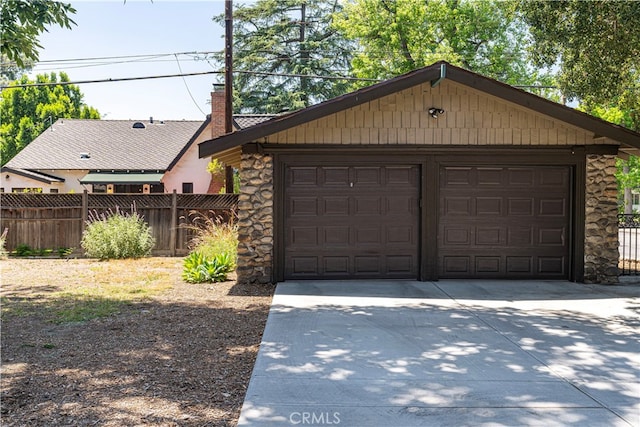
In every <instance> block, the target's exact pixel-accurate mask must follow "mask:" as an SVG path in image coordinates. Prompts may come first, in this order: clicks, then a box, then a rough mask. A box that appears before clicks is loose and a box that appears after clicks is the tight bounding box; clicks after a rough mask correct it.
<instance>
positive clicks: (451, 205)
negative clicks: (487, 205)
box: [443, 196, 471, 216]
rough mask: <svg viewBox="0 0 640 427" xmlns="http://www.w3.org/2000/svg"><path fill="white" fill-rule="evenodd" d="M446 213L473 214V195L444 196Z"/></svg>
mask: <svg viewBox="0 0 640 427" xmlns="http://www.w3.org/2000/svg"><path fill="white" fill-rule="evenodd" d="M443 205H444V214H445V215H465V216H469V215H471V197H447V196H445V197H444V201H443Z"/></svg>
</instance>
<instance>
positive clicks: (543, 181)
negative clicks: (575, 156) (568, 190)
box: [539, 168, 569, 187]
mask: <svg viewBox="0 0 640 427" xmlns="http://www.w3.org/2000/svg"><path fill="white" fill-rule="evenodd" d="M539 185H540V186H549V187H566V186H568V185H569V173H568V171H567V169H566V168H547V169H545V170H543V171H540V173H539Z"/></svg>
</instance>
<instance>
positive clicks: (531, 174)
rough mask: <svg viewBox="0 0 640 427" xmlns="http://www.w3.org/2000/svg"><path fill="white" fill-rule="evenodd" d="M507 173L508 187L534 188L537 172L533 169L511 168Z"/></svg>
mask: <svg viewBox="0 0 640 427" xmlns="http://www.w3.org/2000/svg"><path fill="white" fill-rule="evenodd" d="M506 173H507V182H506V185H508V186H510V187H533V186H534V184H535V170H534V169H532V168H509V169H506Z"/></svg>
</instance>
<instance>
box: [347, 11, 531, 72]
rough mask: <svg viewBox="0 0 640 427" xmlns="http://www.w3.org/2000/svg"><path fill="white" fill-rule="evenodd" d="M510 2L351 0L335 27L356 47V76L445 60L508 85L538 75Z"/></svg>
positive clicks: (406, 68)
mask: <svg viewBox="0 0 640 427" xmlns="http://www.w3.org/2000/svg"><path fill="white" fill-rule="evenodd" d="M516 18H517V17H516V15H515V9H514V7H513V4H509V3H504V2H499V1H471V0H446V1H445V0H439V1H424V0H352V1H351V2H349V3H348V4H347V5H346V6H345V7H344V10H343V11H342V12H340V13H337V14H336V17H335V20H334V22H335V26H336V28H338V29H339V30H340V31H342V32H344V34H345V35H346V36H347V37H348V38H350V39H353V40H355V41H357V42H358V43H359V45H360V50H359V51H358V53H357V54H356V56H355V59H354V61H353V70H354V73H355V75H356V76H358V77H365V78H378V79H386V78H390V77H393V76H396V75H399V74H402V73H405V72H408V71H411V70H414V69H417V68H421V67H424V66H427V65H430V64H432V63H434V62H436V61H439V60H446V61H448V62H450V63H452V64H454V65H459V66H462V67H464V68H466V69H469V70H472V71H474V72H477V73H480V74H483V75H486V76H489V77H493V78H496V79H498V80H501V81H503V82H506V83H510V84H522V85H526V84H533V83H534V82H537V81H539V80H540V78H541V76H540V75H538V74H537V73H536V72H534V70H532V69H531V68H530V67H529V65H528V63H527V61H526V49H525V48H526V40H527V37H526V33H525V30H524V29H522V28H521V26H520V25H519V24H520V22H518V21H517V19H516Z"/></svg>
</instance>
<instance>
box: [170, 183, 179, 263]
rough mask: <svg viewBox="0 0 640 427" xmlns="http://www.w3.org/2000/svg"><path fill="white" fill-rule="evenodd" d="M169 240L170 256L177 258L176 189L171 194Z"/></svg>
mask: <svg viewBox="0 0 640 427" xmlns="http://www.w3.org/2000/svg"><path fill="white" fill-rule="evenodd" d="M169 240H170V242H169V245H170V246H169V254H170V255H171V256H176V247H177V246H178V242H177V240H178V193H177V191H176V189H175V188H174V189H173V193H172V194H171V230H170V234H169Z"/></svg>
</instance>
